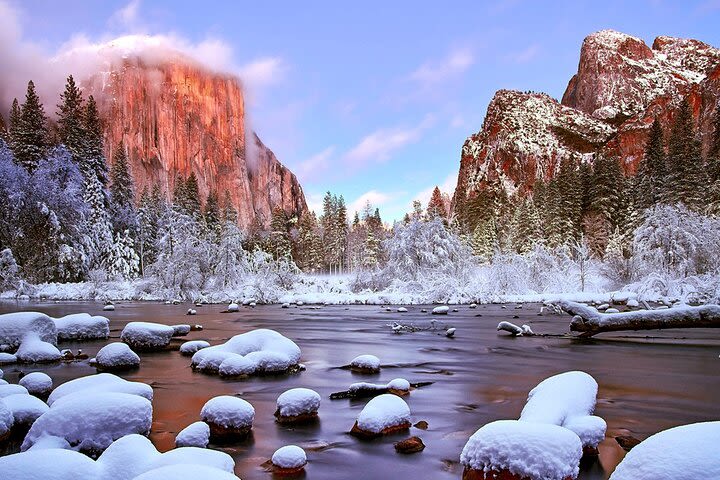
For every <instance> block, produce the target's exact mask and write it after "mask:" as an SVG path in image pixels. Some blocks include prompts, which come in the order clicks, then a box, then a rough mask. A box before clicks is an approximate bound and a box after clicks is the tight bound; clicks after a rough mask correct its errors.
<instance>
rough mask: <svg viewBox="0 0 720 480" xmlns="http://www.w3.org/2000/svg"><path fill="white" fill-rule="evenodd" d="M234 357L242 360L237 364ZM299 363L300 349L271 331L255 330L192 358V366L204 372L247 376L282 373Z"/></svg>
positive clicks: (204, 350) (237, 361)
mask: <svg viewBox="0 0 720 480" xmlns="http://www.w3.org/2000/svg"><path fill="white" fill-rule="evenodd" d="M238 357H245V358H244V360H240V359H239V358H238ZM231 359H232V360H231ZM226 361H227V362H228V364H227V365H225V368H223V367H222V364H224V363H225V362H226ZM299 361H300V348H299V347H298V346H297V345H296V344H295V342H293V341H292V340H290V339H289V338H286V337H284V336H282V335H281V334H279V333H278V332H276V331H274V330H267V329H258V330H252V331H250V332H247V333H243V334H240V335H235V336H234V337H232V338H231V339H230V340H228V341H227V342H225V343H223V344H221V345H215V346H213V347H208V348H204V349H202V350H200V351H198V352H197V353H195V354H194V355H193V357H192V366H193V368H195V369H197V370H201V371H206V372H216V371H220V373H223V374H225V375H236V374H238V375H240V374H241V375H249V374H253V373H266V372H284V371H287V370H289V369H290V368H292V367H293V366H295V365H297V363H298V362H299Z"/></svg>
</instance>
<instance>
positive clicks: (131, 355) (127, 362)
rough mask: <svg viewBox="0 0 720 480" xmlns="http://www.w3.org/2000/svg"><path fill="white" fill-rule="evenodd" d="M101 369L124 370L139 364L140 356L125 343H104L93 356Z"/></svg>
mask: <svg viewBox="0 0 720 480" xmlns="http://www.w3.org/2000/svg"><path fill="white" fill-rule="evenodd" d="M95 360H96V362H97V367H98V368H99V369H101V370H126V369H129V368H137V367H139V366H140V357H139V356H138V354H137V353H135V352H133V351H132V350H131V349H130V347H128V346H127V344H125V343H122V342H114V343H110V344H108V345H105V346H104V347H102V348H101V349H100V351H99V352H98V353H97V356H96V357H95Z"/></svg>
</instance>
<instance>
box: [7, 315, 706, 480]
mask: <svg viewBox="0 0 720 480" xmlns="http://www.w3.org/2000/svg"><path fill="white" fill-rule="evenodd" d="M117 307H118V308H117V310H116V311H115V312H101V311H100V310H101V305H99V304H96V303H75V302H63V303H27V302H26V303H20V304H15V303H0V313H6V312H10V311H17V310H37V311H42V312H45V313H47V314H49V315H52V316H61V315H65V314H68V313H77V312H91V313H93V314H102V315H106V316H107V317H109V318H110V319H111V339H112V340H116V339H117V338H118V337H119V335H120V331H121V330H122V327H123V326H124V325H125V324H126V323H127V322H129V321H134V320H140V321H150V322H159V323H165V324H177V323H199V324H202V325H203V326H204V327H205V328H204V330H203V331H200V332H191V333H190V335H189V336H188V337H186V338H184V339H183V341H185V340H193V339H204V340H208V341H210V342H211V343H212V344H216V343H220V342H223V341H225V340H226V339H227V338H229V337H231V336H232V335H235V334H238V333H243V332H247V331H249V330H252V329H255V328H272V329H275V330H277V331H279V332H280V333H282V334H283V335H285V336H287V337H289V338H291V339H293V340H294V341H295V342H296V343H297V344H298V345H299V346H300V348H301V349H302V362H303V363H304V364H305V365H306V366H307V370H306V371H304V372H302V373H300V374H298V375H293V376H281V377H263V378H253V379H249V380H242V381H228V380H223V379H221V378H219V377H217V376H209V375H204V374H201V373H195V372H193V371H192V370H191V369H190V359H189V358H188V357H183V356H181V355H180V354H179V353H178V352H177V351H173V352H161V353H151V354H142V355H141V357H142V365H141V368H140V369H139V370H137V371H135V372H132V373H129V374H124V375H123V376H124V377H125V378H127V379H129V380H136V381H141V382H146V383H149V384H150V385H152V386H153V387H154V390H155V399H154V402H153V406H154V423H153V428H152V435H151V439H152V441H153V442H154V443H155V445H156V446H157V447H158V448H159V449H160V450H163V451H164V450H168V449H170V448H172V447H173V441H174V437H175V435H176V433H177V432H178V431H180V430H181V429H182V428H184V427H185V426H187V425H188V424H190V423H192V422H194V421H196V420H198V419H199V412H200V409H201V407H202V405H203V404H204V403H205V402H206V401H207V400H208V399H210V398H212V397H214V396H216V395H227V394H229V395H240V396H241V397H242V398H244V399H245V400H247V401H249V402H250V403H252V404H253V406H254V407H255V411H256V416H255V424H254V428H253V438H252V439H251V440H248V441H246V442H244V443H242V444H239V445H236V446H233V447H231V448H224V449H223V450H224V451H226V452H227V453H229V454H230V455H232V456H233V457H234V458H235V461H236V473H237V474H238V476H240V477H241V478H242V479H243V480H254V479H269V478H271V477H272V475H271V474H270V473H268V472H266V471H265V470H264V468H263V466H262V464H263V463H264V462H265V461H267V460H268V459H269V458H270V456H271V455H272V453H273V452H274V451H275V450H276V449H277V448H279V447H281V446H283V445H287V444H297V445H300V446H302V447H304V448H305V449H306V451H307V452H308V460H309V464H308V466H307V467H306V478H308V479H317V480H320V479H337V478H353V479H376V478H388V477H390V476H393V477H394V476H397V475H402V476H404V477H406V478H416V479H420V478H423V479H425V478H431V479H458V478H460V475H461V471H462V468H461V467H460V466H459V464H458V457H459V455H460V451H461V450H462V447H463V445H464V444H465V442H466V441H467V439H468V437H469V436H470V435H471V434H472V433H473V432H474V431H475V430H476V429H478V428H479V427H480V426H482V425H484V424H485V423H488V422H491V421H494V420H499V419H508V418H517V417H518V416H519V414H520V411H521V410H522V407H523V405H524V402H525V399H526V397H527V393H528V391H529V390H530V389H531V388H532V387H533V386H535V385H536V384H537V383H538V382H540V381H541V380H542V379H544V378H546V377H548V376H550V375H553V374H556V373H560V372H563V371H567V370H584V371H586V372H588V373H590V374H591V375H593V376H594V377H595V379H597V381H598V383H599V384H600V390H599V393H598V406H597V414H598V415H600V416H602V417H603V418H605V420H606V421H607V423H608V434H607V435H608V438H607V439H606V440H605V441H604V442H603V443H602V444H601V446H600V460H599V462H596V463H595V464H593V465H590V466H588V467H584V470H583V471H582V472H581V474H580V478H581V479H585V480H589V479H597V480H599V479H605V478H607V477H608V476H609V474H610V473H611V472H612V470H613V469H614V468H615V466H616V465H617V463H618V462H619V461H620V460H621V459H622V457H623V455H624V453H623V451H622V450H621V449H620V448H619V446H618V445H617V444H616V443H615V441H614V440H613V439H612V437H614V436H615V435H619V434H631V435H634V436H636V437H638V438H640V439H644V438H646V437H647V436H648V435H651V434H653V433H655V432H658V431H660V430H663V429H666V428H669V427H673V426H676V425H681V424H686V423H692V422H698V421H706V420H717V419H718V418H719V417H720V407H719V406H718V405H720V404H719V403H718V399H719V397H720V363H719V362H720V359H718V354H720V332H718V331H717V330H715V331H713V330H700V329H698V330H687V331H686V330H676V331H672V332H661V333H656V332H646V333H637V334H636V333H628V334H618V335H614V336H611V337H608V336H605V337H604V338H602V339H598V340H593V341H579V340H573V339H568V338H560V337H533V338H530V337H526V338H511V337H509V336H507V335H506V334H498V333H497V332H496V330H495V327H496V325H497V323H498V322H499V321H501V320H510V321H513V322H516V323H518V324H520V323H530V324H531V325H532V327H533V329H534V330H535V332H536V333H548V334H562V333H564V332H566V331H567V328H568V324H569V320H570V317H569V316H558V315H547V314H546V315H544V316H538V315H537V313H538V311H539V307H538V306H537V305H525V307H524V308H523V309H520V310H516V309H514V308H513V306H512V305H511V306H509V307H508V308H507V309H502V308H501V306H499V305H485V306H479V307H478V308H477V309H475V310H473V309H470V308H468V307H467V306H460V307H458V308H459V310H460V311H459V312H458V313H450V315H448V316H447V317H431V316H430V315H429V314H425V313H421V312H420V307H409V310H410V311H409V312H408V313H404V314H400V313H395V312H394V311H393V312H392V313H389V312H385V311H384V309H383V308H380V307H377V306H352V307H345V306H327V307H322V308H318V309H316V308H312V307H301V308H296V307H293V308H291V309H281V308H280V306H259V307H256V308H254V309H251V308H248V307H243V308H242V309H241V311H240V312H239V313H231V314H223V313H220V311H221V310H222V309H223V308H224V307H223V306H203V307H198V308H197V310H198V315H197V316H195V317H187V316H185V315H184V314H185V312H186V311H187V308H188V305H163V304H153V303H125V304H118V305H117ZM393 310H394V309H393ZM513 315H518V316H519V317H520V318H519V319H513V318H512V317H513ZM432 319H436V320H437V321H438V322H442V323H445V324H448V325H451V326H454V327H457V333H456V338H454V339H448V338H445V337H444V336H442V335H438V334H436V333H434V332H429V331H424V332H416V333H406V334H402V335H395V334H393V333H391V332H390V328H389V327H388V326H387V324H389V323H391V322H392V321H402V322H403V323H414V324H415V325H418V326H426V325H429V322H430V321H431V320H432ZM646 335H648V336H646ZM105 343H106V342H104V341H103V342H85V343H82V344H80V343H74V344H63V345H61V347H66V348H72V349H73V350H75V349H77V348H82V349H83V350H84V351H85V352H86V353H88V354H90V356H91V357H92V356H93V355H94V354H95V353H96V352H97V350H99V348H100V347H102V346H103V345H104V344H105ZM365 353H370V354H375V355H377V356H379V357H380V359H381V361H382V364H383V370H382V372H381V373H380V374H378V375H371V376H366V375H362V376H361V375H356V374H353V373H351V372H349V371H347V370H341V369H338V368H336V367H339V366H342V365H345V364H347V363H349V361H350V360H351V359H352V358H353V357H355V356H356V355H360V354H365ZM20 370H22V371H26V372H28V371H33V370H37V368H30V367H27V368H26V367H19V368H18V367H10V366H6V367H5V368H4V371H5V377H6V379H7V380H8V381H10V382H13V383H14V382H16V381H17V375H18V373H19V371H20ZM43 370H44V371H46V372H47V373H48V374H49V375H50V376H51V377H53V379H54V381H55V383H56V385H57V384H60V383H62V382H65V381H68V380H70V379H73V378H76V377H79V376H83V375H87V374H91V373H94V369H93V368H91V367H89V366H88V365H87V364H86V363H73V364H64V365H57V366H50V367H47V368H43ZM396 377H403V378H406V379H408V380H410V381H411V382H419V381H433V382H435V383H434V384H433V385H431V386H428V387H423V388H421V389H417V390H415V391H413V392H412V393H411V395H410V396H409V397H406V400H407V402H408V404H409V405H410V409H411V412H412V421H413V423H415V422H417V421H419V420H425V421H427V422H428V423H429V428H428V430H425V431H423V430H419V429H416V428H412V429H411V432H410V433H411V434H412V435H418V436H420V437H421V438H422V439H423V441H424V442H425V444H426V446H427V448H426V449H425V450H424V451H423V452H421V453H418V454H414V455H409V456H403V455H398V454H396V453H395V451H394V449H393V443H394V442H396V441H398V440H401V439H402V438H405V437H406V436H407V435H406V434H400V435H396V436H392V437H387V438H383V439H379V440H375V441H372V442H362V441H359V440H357V439H355V438H354V437H351V436H349V435H347V434H346V432H347V431H349V430H350V428H351V427H352V424H353V422H354V421H355V418H356V416H357V414H358V413H359V412H360V410H361V409H362V407H363V405H364V404H365V402H366V400H360V401H349V400H334V401H331V400H330V399H329V398H328V397H329V395H330V393H332V392H336V391H340V390H345V389H347V387H348V386H349V385H350V384H351V383H353V382H357V381H371V382H375V383H385V382H388V381H389V380H391V379H393V378H396ZM294 387H307V388H311V389H313V390H316V391H317V392H318V393H320V395H321V396H322V397H323V403H322V405H321V407H320V422H319V423H318V424H316V425H312V426H307V427H301V428H297V427H296V428H292V427H285V426H280V425H278V424H276V423H275V422H274V417H273V413H274V411H275V400H276V399H277V397H278V395H280V394H281V393H282V392H283V391H285V390H287V389H289V388H294Z"/></svg>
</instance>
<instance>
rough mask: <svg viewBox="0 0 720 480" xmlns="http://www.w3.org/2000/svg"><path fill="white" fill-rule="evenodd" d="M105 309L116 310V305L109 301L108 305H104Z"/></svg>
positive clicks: (108, 310)
mask: <svg viewBox="0 0 720 480" xmlns="http://www.w3.org/2000/svg"><path fill="white" fill-rule="evenodd" d="M103 311H105V312H114V311H115V305H113V304H112V303H108V304H107V305H105V306H103Z"/></svg>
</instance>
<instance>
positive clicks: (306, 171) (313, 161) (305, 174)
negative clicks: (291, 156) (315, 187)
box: [293, 145, 335, 182]
mask: <svg viewBox="0 0 720 480" xmlns="http://www.w3.org/2000/svg"><path fill="white" fill-rule="evenodd" d="M334 153H335V146H333V145H331V146H329V147H327V148H326V149H325V150H323V151H322V152H319V153H316V154H315V155H313V156H312V157H310V158H308V159H307V160H304V161H302V162H300V163H299V164H298V165H296V166H295V167H294V168H293V171H294V172H295V174H296V175H297V176H298V178H299V179H300V180H301V181H302V182H305V181H311V180H313V179H314V178H313V177H317V175H318V174H319V173H321V172H324V171H325V170H327V168H328V166H330V158H331V157H332V156H333V154H334Z"/></svg>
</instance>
